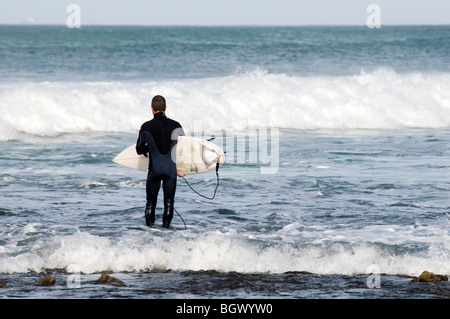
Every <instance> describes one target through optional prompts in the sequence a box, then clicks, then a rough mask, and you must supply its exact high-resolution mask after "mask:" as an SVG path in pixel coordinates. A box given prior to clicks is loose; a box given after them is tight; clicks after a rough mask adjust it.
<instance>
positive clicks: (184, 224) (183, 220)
mask: <svg viewBox="0 0 450 319" xmlns="http://www.w3.org/2000/svg"><path fill="white" fill-rule="evenodd" d="M173 210H174V211H175V212H176V213H177V215H178V216H179V217H180V218H181V220H182V221H183V224H184V229H185V230H186V229H187V227H186V223H185V222H184V219H183V217H181V215H180V213H178V211H177V210H176V208H175V207H174V208H173Z"/></svg>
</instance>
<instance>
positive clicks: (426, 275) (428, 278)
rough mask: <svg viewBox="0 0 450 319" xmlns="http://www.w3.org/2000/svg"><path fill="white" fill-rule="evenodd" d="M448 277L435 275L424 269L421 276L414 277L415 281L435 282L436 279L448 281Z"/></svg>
mask: <svg viewBox="0 0 450 319" xmlns="http://www.w3.org/2000/svg"><path fill="white" fill-rule="evenodd" d="M447 280H448V277H447V276H444V275H435V274H433V273H432V272H429V271H426V270H425V271H423V272H422V273H421V274H420V276H419V277H415V278H413V280H412V281H413V282H435V281H447Z"/></svg>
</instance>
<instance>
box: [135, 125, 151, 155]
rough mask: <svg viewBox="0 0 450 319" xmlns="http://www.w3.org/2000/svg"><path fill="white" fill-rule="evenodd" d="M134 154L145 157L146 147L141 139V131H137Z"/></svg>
mask: <svg viewBox="0 0 450 319" xmlns="http://www.w3.org/2000/svg"><path fill="white" fill-rule="evenodd" d="M136 152H137V153H138V154H139V155H141V154H143V155H144V156H146V157H147V153H148V147H147V143H145V140H144V139H143V137H142V130H140V131H139V136H138V140H137V142H136Z"/></svg>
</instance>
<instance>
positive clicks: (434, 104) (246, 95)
mask: <svg viewBox="0 0 450 319" xmlns="http://www.w3.org/2000/svg"><path fill="white" fill-rule="evenodd" d="M449 87H450V74H447V73H440V74H422V73H410V74H400V73H397V72H395V71H393V70H390V69H378V70H377V71H375V72H372V73H364V72H361V73H360V74H357V75H354V76H341V77H336V76H313V77H301V76H288V75H285V74H272V73H268V72H266V71H264V70H255V71H253V72H248V73H243V74H235V75H230V76H227V77H217V78H202V79H184V80H164V81H153V82H39V83H38V82H28V83H14V84H0V141H1V140H3V141H5V140H10V139H16V138H21V137H22V135H23V134H32V135H39V136H53V135H57V134H61V133H80V132H136V131H137V130H138V129H139V127H140V125H141V124H142V123H143V122H144V121H145V120H147V119H149V118H151V113H150V109H149V105H150V101H151V98H152V97H153V96H154V95H156V94H161V95H164V96H165V97H166V99H167V104H168V109H167V114H168V116H169V117H171V118H174V119H176V120H178V121H179V122H180V123H181V124H182V125H183V126H184V127H187V128H188V129H189V127H192V126H193V125H194V124H193V123H194V122H196V121H201V123H202V127H203V129H204V130H225V129H227V128H233V129H236V130H245V129H248V128H267V127H277V128H282V129H283V128H286V129H298V130H310V129H402V128H448V127H450V90H449V89H448V88H449Z"/></svg>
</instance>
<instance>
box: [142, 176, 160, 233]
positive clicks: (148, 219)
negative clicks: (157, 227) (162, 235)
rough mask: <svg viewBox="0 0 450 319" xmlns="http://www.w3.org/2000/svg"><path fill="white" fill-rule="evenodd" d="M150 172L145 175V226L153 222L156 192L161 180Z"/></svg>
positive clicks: (151, 224) (156, 198)
mask: <svg viewBox="0 0 450 319" xmlns="http://www.w3.org/2000/svg"><path fill="white" fill-rule="evenodd" d="M153 177H154V176H153V174H152V172H149V173H148V175H147V185H146V193H147V204H146V205H145V223H146V225H147V226H153V225H154V224H155V209H156V203H157V200H158V192H159V188H160V186H161V181H160V180H158V179H155V178H153Z"/></svg>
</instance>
